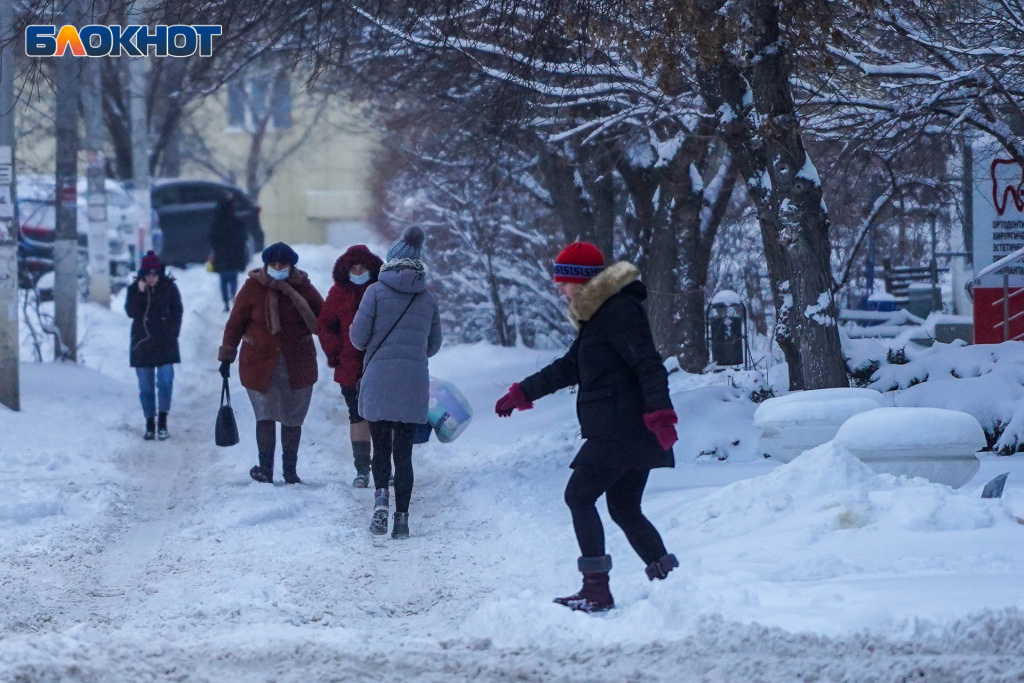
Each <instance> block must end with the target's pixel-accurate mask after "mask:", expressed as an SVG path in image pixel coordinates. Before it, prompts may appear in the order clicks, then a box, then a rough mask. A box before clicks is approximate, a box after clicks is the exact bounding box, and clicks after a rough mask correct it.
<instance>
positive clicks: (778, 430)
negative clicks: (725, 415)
mask: <svg viewBox="0 0 1024 683" xmlns="http://www.w3.org/2000/svg"><path fill="white" fill-rule="evenodd" d="M882 400H883V398H882V395H881V394H880V393H878V392H877V391H875V390H873V389H853V388H850V389H815V390H812V391H794V392H793V393H791V394H786V395H785V396H779V397H777V398H770V399H768V400H767V401H765V402H764V403H762V404H761V405H760V406H758V408H757V411H756V412H755V413H754V427H756V428H757V429H760V430H761V452H762V453H763V454H765V455H770V456H771V457H772V458H773V459H775V460H778V461H780V462H789V461H790V460H792V459H793V458H795V457H797V456H798V455H800V454H801V453H803V452H804V451H806V450H809V449H811V448H814V447H815V446H820V445H821V444H823V443H827V442H829V441H831V440H832V439H833V437H835V435H836V432H838V431H839V428H840V427H841V426H842V425H843V423H844V422H846V421H847V420H848V419H849V418H850V417H852V416H854V415H857V414H858V413H863V412H866V411H868V410H875V409H876V408H878V407H880V406H881V405H883V404H882Z"/></svg>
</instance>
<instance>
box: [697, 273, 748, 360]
mask: <svg viewBox="0 0 1024 683" xmlns="http://www.w3.org/2000/svg"><path fill="white" fill-rule="evenodd" d="M707 321H708V322H707V324H708V348H709V350H710V351H711V361H712V362H713V363H714V364H715V365H718V366H719V367H722V366H728V365H744V364H745V362H746V357H745V355H744V346H745V345H744V340H745V338H746V334H747V329H746V328H747V308H746V306H744V305H743V302H742V301H741V300H740V296H739V294H737V293H736V292H733V291H731V290H723V291H721V292H719V293H718V294H716V295H715V296H714V297H713V298H712V299H711V303H710V304H708V309H707Z"/></svg>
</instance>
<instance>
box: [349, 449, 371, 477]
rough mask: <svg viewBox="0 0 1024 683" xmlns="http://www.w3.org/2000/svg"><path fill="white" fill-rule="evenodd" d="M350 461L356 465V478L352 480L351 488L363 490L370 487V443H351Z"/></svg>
mask: <svg viewBox="0 0 1024 683" xmlns="http://www.w3.org/2000/svg"><path fill="white" fill-rule="evenodd" d="M352 459H353V460H354V461H355V465H356V478H355V479H353V480H352V486H354V487H356V488H357V489H365V488H367V487H368V486H369V485H370V442H369V441H353V442H352Z"/></svg>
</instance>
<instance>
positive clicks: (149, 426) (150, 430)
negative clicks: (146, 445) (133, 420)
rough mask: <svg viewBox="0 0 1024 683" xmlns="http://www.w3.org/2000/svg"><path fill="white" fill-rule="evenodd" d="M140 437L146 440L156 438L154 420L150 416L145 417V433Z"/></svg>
mask: <svg viewBox="0 0 1024 683" xmlns="http://www.w3.org/2000/svg"><path fill="white" fill-rule="evenodd" d="M142 438H143V439H145V440H146V441H152V440H153V439H155V438H156V420H154V419H153V418H151V417H147V418H146V433H145V434H143V435H142Z"/></svg>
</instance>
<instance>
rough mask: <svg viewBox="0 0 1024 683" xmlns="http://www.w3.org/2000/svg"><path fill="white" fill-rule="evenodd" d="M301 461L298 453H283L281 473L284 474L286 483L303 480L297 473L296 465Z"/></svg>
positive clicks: (298, 482)
mask: <svg viewBox="0 0 1024 683" xmlns="http://www.w3.org/2000/svg"><path fill="white" fill-rule="evenodd" d="M298 462H299V454H298V453H283V454H282V455H281V473H282V474H283V475H284V483H286V484H301V483H302V480H301V479H299V475H297V474H296V473H295V466H296V465H297V464H298Z"/></svg>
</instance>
